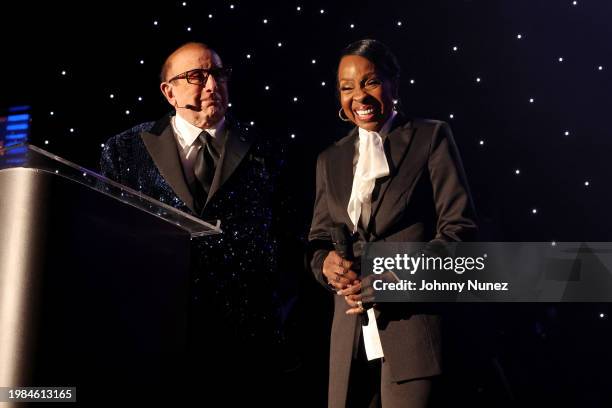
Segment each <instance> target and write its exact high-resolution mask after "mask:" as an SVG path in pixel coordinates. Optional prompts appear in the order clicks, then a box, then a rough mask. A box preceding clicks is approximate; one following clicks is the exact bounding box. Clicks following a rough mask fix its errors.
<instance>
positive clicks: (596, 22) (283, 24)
mask: <svg viewBox="0 0 612 408" xmlns="http://www.w3.org/2000/svg"><path fill="white" fill-rule="evenodd" d="M21 3H23V4H13V5H11V6H6V5H4V6H2V8H3V10H2V17H1V20H2V24H0V30H1V34H2V35H1V38H2V43H3V51H2V52H1V54H2V63H1V64H0V78H2V80H3V82H2V91H1V92H0V108H6V107H8V106H14V105H20V104H27V105H30V106H31V107H32V116H33V120H32V133H31V140H32V142H33V143H34V144H35V145H38V146H40V147H42V148H45V149H46V150H49V151H50V152H52V153H55V154H58V155H60V156H62V157H65V158H66V159H68V160H71V161H74V162H76V163H78V164H80V165H83V166H85V167H89V168H94V169H95V168H97V163H98V157H99V154H100V151H101V144H102V143H104V142H105V141H106V139H108V138H109V137H110V136H112V135H114V134H116V133H118V132H120V131H122V130H125V129H126V128H129V127H131V126H133V125H135V124H138V123H140V122H144V121H150V120H156V119H158V118H160V117H161V116H162V115H163V114H165V113H166V112H167V111H168V108H169V106H168V105H167V103H166V102H165V100H164V99H163V98H162V96H161V94H160V92H159V79H158V75H159V70H160V66H161V64H162V62H163V60H164V58H165V57H166V56H167V55H168V54H169V53H170V52H171V51H172V50H173V49H174V48H176V47H177V46H179V45H180V44H182V43H184V42H186V41H191V40H195V41H203V42H205V43H207V44H209V45H210V46H211V47H213V48H214V49H215V50H217V51H218V53H219V54H220V55H221V57H222V59H223V61H224V63H225V64H226V65H230V66H232V67H233V69H234V75H233V78H232V81H231V83H230V101H231V103H232V107H231V108H230V110H231V112H232V114H233V115H234V116H235V117H237V118H238V119H240V120H242V121H245V122H251V121H253V122H254V125H253V127H254V128H256V129H257V131H258V132H259V133H261V134H263V135H265V136H269V137H273V138H275V139H276V140H278V141H279V145H281V146H282V147H283V149H284V150H285V152H286V157H287V166H288V167H287V168H286V173H285V175H286V176H288V177H287V178H290V179H292V180H295V183H293V184H292V185H291V186H290V187H288V188H287V197H288V199H287V201H286V204H285V206H286V208H285V210H286V212H287V213H288V214H290V215H291V220H292V222H291V227H290V228H287V230H286V231H285V234H286V240H287V242H289V243H290V244H289V245H288V248H289V250H290V252H286V254H287V255H286V257H287V258H292V257H293V256H297V258H299V254H300V253H301V250H302V245H303V243H304V239H305V234H306V233H307V229H308V224H309V221H310V216H311V211H312V202H313V198H314V167H315V160H316V155H317V154H318V153H319V152H320V151H321V150H322V149H324V148H325V147H326V146H328V145H329V144H331V143H332V142H333V141H335V140H337V139H339V138H341V137H342V136H344V134H346V132H347V131H348V130H349V127H347V126H346V125H345V124H343V123H342V122H340V120H339V119H338V117H337V112H338V109H339V103H338V101H337V99H336V95H335V93H336V91H335V69H336V66H337V63H338V54H339V52H340V50H341V49H342V48H343V47H344V46H346V45H347V44H348V43H350V42H352V41H354V40H357V39H362V38H376V39H379V40H381V41H383V42H385V43H386V44H387V45H389V47H390V48H391V49H392V50H393V51H394V52H395V54H396V55H397V57H398V58H399V60H400V63H401V65H402V69H403V71H402V81H401V82H402V83H401V91H400V95H401V100H402V105H403V110H404V112H405V113H407V114H408V115H412V116H420V117H426V118H434V119H441V120H445V121H448V122H449V123H450V125H451V127H452V129H453V131H454V134H455V138H456V141H457V144H458V146H459V149H460V151H461V154H462V156H463V160H464V165H465V168H466V171H467V174H468V178H469V181H470V184H471V187H472V192H473V195H474V199H475V203H476V206H477V210H478V213H479V218H480V224H481V227H482V237H481V239H482V240H488V241H610V231H611V227H612V218H611V217H610V216H609V208H611V207H612V194H610V181H609V180H610V174H611V171H610V160H609V156H610V152H611V151H612V138H611V137H610V136H611V135H610V130H609V127H608V118H609V116H610V112H611V106H612V81H611V73H612V52H611V48H610V40H611V39H612V25H610V24H609V22H610V21H611V18H612V5H611V4H610V3H609V2H607V1H604V0H599V1H585V0H580V1H578V2H577V3H576V4H575V5H574V4H573V2H572V1H571V0H570V1H566V0H563V1H545V0H513V1H510V0H507V1H501V0H497V1H486V0H473V1H467V0H463V1H459V0H457V1H450V0H448V1H441V0H438V1H425V0H422V1H401V2H400V1H397V2H391V1H382V0H381V1H353V2H346V1H340V2H333V3H332V2H330V3H326V2H295V1H289V2H268V3H266V2H259V1H258V2H247V1H235V2H232V1H207V2H201V1H198V2H196V1H193V0H192V1H187V5H186V6H183V5H182V1H172V2H169V1H160V2H157V3H152V2H125V1H124V2H118V1H106V2H78V3H77V2H75V3H57V2H52V3H51V2H49V3H46V4H36V5H35V4H33V3H26V2H21ZM232 4H233V5H234V8H233V9H232V8H231V7H230V5H232ZM298 6H300V7H301V10H299V11H298V10H297V7H298ZM321 10H324V12H323V13H321ZM209 14H211V15H212V18H209ZM264 19H267V20H268V23H267V24H264V22H263V20H264ZM155 21H157V25H155V24H154V22H155ZM398 22H401V25H398ZM351 24H354V27H353V28H351V27H350V25H351ZM187 27H191V31H188V30H187ZM519 34H520V35H521V38H520V39H519V38H518V37H517V36H518V35H519ZM279 42H281V43H282V46H281V47H279V46H278V43H279ZM453 47H457V50H456V51H454V50H453ZM247 54H250V55H251V58H247ZM559 58H563V61H562V62H560V61H559ZM313 59H314V60H316V63H315V64H313V63H312V60H313ZM141 60H142V61H143V63H142V64H141V62H140V61H141ZM600 66H601V69H599V67H600ZM62 71H66V74H65V75H62ZM477 78H480V82H478V81H477ZM411 80H413V81H414V83H411ZM322 82H325V85H324V86H323V85H322ZM265 86H269V87H270V89H269V90H266V89H265ZM111 94H112V95H113V96H114V97H113V98H111V96H110V95H111ZM139 97H140V98H142V100H139V99H138V98H139ZM294 97H297V98H298V101H297V102H294V101H293V98H294ZM530 98H533V100H534V101H533V103H531V102H530ZM126 111H129V114H126ZM51 112H53V114H51ZM451 114H452V115H453V117H452V118H451V116H450V115H451ZM70 129H72V131H71V130H70ZM566 132H567V134H566ZM292 134H293V135H294V137H293V138H292V136H291V135H292ZM517 169H518V170H520V174H516V170H517ZM586 182H588V185H586V184H585V183H586ZM534 209H536V210H537V211H536V213H534V212H533V210H534ZM295 267H296V270H299V271H300V272H299V273H295V275H296V276H297V275H299V279H298V280H299V282H300V283H301V285H300V288H301V289H300V291H301V292H302V294H303V295H304V296H302V299H306V300H302V301H301V302H300V303H298V307H297V308H296V312H295V316H294V317H293V323H292V326H291V330H290V331H291V332H292V336H293V338H294V340H293V341H294V342H295V349H296V350H298V354H299V355H300V356H301V357H302V360H303V364H302V366H301V367H302V368H300V369H299V370H298V374H294V375H295V376H296V378H303V379H304V381H306V382H308V384H310V385H311V387H312V388H311V389H312V391H311V393H310V396H311V398H312V401H314V402H313V404H314V405H317V404H321V401H323V399H324V394H325V387H326V386H325V384H326V378H325V376H326V364H327V363H326V358H327V356H326V355H325V353H326V352H327V351H326V350H327V336H328V325H329V313H330V307H331V306H330V303H329V299H328V297H327V296H325V293H323V291H322V290H319V288H317V287H316V286H315V284H314V283H313V282H312V280H311V279H310V277H309V276H308V275H307V274H306V272H301V260H298V261H296V262H295ZM458 308H459V307H458ZM608 308H609V306H608V305H601V304H582V305H577V304H574V305H497V306H495V307H491V306H487V307H486V310H485V308H484V307H478V306H472V307H471V308H468V307H466V306H461V307H460V309H458V310H456V312H457V314H458V315H460V316H459V317H457V319H455V320H453V321H454V322H455V323H456V324H455V326H456V328H457V327H458V328H460V331H462V332H463V333H464V334H465V333H472V335H471V336H465V339H464V340H463V342H464V343H461V342H457V343H455V342H453V344H451V346H454V351H452V352H451V361H453V359H454V361H456V363H457V364H456V365H455V367H462V371H461V375H457V376H456V377H452V376H450V377H449V378H451V379H453V380H452V381H449V382H451V383H453V384H454V385H453V386H454V387H455V391H457V392H459V391H458V390H461V392H462V393H463V394H464V395H465V398H467V399H469V400H471V401H473V402H474V403H477V402H479V403H482V404H483V405H484V406H487V404H489V406H490V404H493V405H501V404H502V403H508V404H512V401H519V403H518V405H520V406H527V405H528V404H529V403H531V402H534V401H541V402H550V403H552V402H556V403H557V404H560V405H568V406H606V403H609V402H610V401H611V398H610V396H609V392H608V389H607V387H608V384H609V379H608V378H609V375H608V367H610V363H611V362H612V361H611V360H612V358H611V357H612V353H611V351H610V350H609V348H610V346H609V345H610V344H611V342H610V340H612V336H611V331H610V329H611V326H610V323H609V316H608ZM459 322H460V323H459ZM466 325H467V326H469V327H466ZM451 326H452V325H451ZM450 348H451V349H452V348H453V347H450ZM462 350H463V351H462ZM450 372H451V374H452V372H453V371H452V369H451V370H450ZM466 373H467V374H466Z"/></svg>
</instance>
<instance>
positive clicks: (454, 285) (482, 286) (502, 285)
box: [372, 279, 508, 292]
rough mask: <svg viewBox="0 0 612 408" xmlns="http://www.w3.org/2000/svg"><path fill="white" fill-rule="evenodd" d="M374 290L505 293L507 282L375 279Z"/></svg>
mask: <svg viewBox="0 0 612 408" xmlns="http://www.w3.org/2000/svg"><path fill="white" fill-rule="evenodd" d="M419 283H420V285H419ZM372 286H373V288H374V290H378V291H382V290H406V291H436V292H437V291H455V292H463V290H464V289H465V290H468V291H507V290H508V282H482V281H479V280H477V279H469V280H467V281H466V282H438V281H437V280H433V281H431V282H430V281H426V280H421V282H414V281H411V280H400V281H399V282H383V281H382V280H381V279H376V280H374V282H373V283H372Z"/></svg>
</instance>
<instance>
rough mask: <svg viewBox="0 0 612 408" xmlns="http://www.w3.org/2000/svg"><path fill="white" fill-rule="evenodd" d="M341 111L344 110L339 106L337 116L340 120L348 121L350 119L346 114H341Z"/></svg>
mask: <svg viewBox="0 0 612 408" xmlns="http://www.w3.org/2000/svg"><path fill="white" fill-rule="evenodd" d="M342 112H344V109H342V108H340V110H339V111H338V117H339V118H340V120H341V121H343V122H350V121H351V120H350V119H349V118H347V117H346V115H345V116H342Z"/></svg>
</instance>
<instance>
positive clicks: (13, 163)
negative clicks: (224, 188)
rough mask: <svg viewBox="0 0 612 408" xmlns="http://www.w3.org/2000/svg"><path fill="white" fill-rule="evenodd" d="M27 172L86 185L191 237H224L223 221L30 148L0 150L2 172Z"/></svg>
mask: <svg viewBox="0 0 612 408" xmlns="http://www.w3.org/2000/svg"><path fill="white" fill-rule="evenodd" d="M16 168H28V169H34V170H36V171H41V172H45V173H51V174H55V175H57V176H60V177H64V178H67V179H69V180H71V181H73V182H76V183H79V184H81V185H85V186H87V187H89V188H92V189H94V190H96V191H98V192H100V193H102V194H105V195H107V196H111V197H113V198H115V199H117V200H119V201H122V202H124V203H126V204H128V205H131V206H133V207H136V208H138V209H140V210H142V211H144V212H147V213H149V214H152V215H154V216H156V217H158V218H161V219H163V220H165V221H167V222H169V223H172V224H174V225H176V226H179V227H180V228H182V229H183V230H185V231H186V232H188V233H189V234H190V235H191V237H201V236H206V235H214V234H219V233H221V228H220V221H215V224H214V225H213V224H212V223H208V222H205V221H202V220H201V219H199V218H196V217H194V216H192V215H190V214H187V213H185V212H182V211H179V210H177V209H176V208H174V207H171V206H169V205H167V204H164V203H162V202H159V201H157V200H155V199H153V198H151V197H148V196H146V195H144V194H142V193H141V192H139V191H137V190H134V189H131V188H129V187H126V186H123V185H121V184H119V183H117V182H115V181H113V180H110V179H109V178H106V177H104V176H101V175H99V174H97V173H95V172H93V171H91V170H88V169H86V168H84V167H81V166H79V165H77V164H74V163H72V162H69V161H68V160H65V159H63V158H61V157H59V156H56V155H54V154H52V153H49V152H47V151H45V150H43V149H41V148H39V147H36V146H34V145H30V144H20V145H13V146H9V147H4V148H2V147H0V171H4V170H6V169H16Z"/></svg>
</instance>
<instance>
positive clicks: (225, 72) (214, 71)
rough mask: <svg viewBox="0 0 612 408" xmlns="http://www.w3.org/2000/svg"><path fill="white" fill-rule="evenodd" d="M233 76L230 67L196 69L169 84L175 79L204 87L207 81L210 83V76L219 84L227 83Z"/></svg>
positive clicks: (179, 76) (182, 74)
mask: <svg viewBox="0 0 612 408" xmlns="http://www.w3.org/2000/svg"><path fill="white" fill-rule="evenodd" d="M231 74H232V69H231V68H229V67H217V68H209V69H203V68H196V69H190V70H189V71H185V72H183V73H181V74H178V75H177V76H174V77H172V78H170V79H169V80H168V81H167V82H172V81H174V80H175V79H183V78H184V79H186V80H187V82H188V83H190V84H194V85H204V84H205V83H206V81H208V76H209V75H212V76H213V77H214V78H215V80H216V81H219V82H227V80H228V79H229V77H230V75H231Z"/></svg>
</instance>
